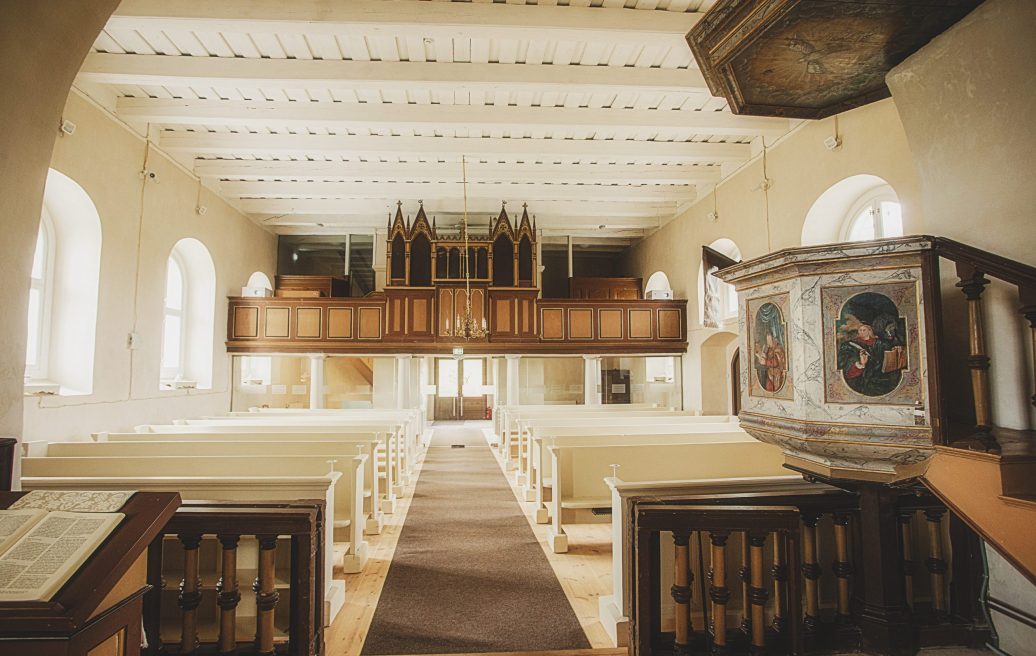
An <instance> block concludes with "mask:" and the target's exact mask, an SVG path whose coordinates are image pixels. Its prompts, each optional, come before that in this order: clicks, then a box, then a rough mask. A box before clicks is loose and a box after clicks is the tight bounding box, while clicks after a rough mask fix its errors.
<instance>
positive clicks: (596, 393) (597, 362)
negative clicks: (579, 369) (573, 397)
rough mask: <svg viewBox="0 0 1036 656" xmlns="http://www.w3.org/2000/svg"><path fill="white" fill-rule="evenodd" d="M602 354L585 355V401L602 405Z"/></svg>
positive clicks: (588, 403) (589, 403) (587, 403)
mask: <svg viewBox="0 0 1036 656" xmlns="http://www.w3.org/2000/svg"><path fill="white" fill-rule="evenodd" d="M600 385H601V356H599V355H584V356H583V403H585V404H586V405H601V389H600Z"/></svg>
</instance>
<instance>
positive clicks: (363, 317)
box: [357, 307, 381, 339]
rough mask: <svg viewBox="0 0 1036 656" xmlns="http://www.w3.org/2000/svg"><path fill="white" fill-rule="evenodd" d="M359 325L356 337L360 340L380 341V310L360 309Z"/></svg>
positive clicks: (372, 308) (373, 308) (371, 308)
mask: <svg viewBox="0 0 1036 656" xmlns="http://www.w3.org/2000/svg"><path fill="white" fill-rule="evenodd" d="M359 324H360V326H359V329H358V330H357V337H359V338H360V339H381V308H377V307H362V308H360V321H359Z"/></svg>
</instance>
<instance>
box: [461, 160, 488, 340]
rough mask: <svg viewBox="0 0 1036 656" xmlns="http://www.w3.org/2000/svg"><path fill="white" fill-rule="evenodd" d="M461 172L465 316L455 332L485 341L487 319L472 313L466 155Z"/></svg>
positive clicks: (464, 336) (462, 336)
mask: <svg viewBox="0 0 1036 656" xmlns="http://www.w3.org/2000/svg"><path fill="white" fill-rule="evenodd" d="M460 170H461V176H462V188H463V190H464V218H463V224H462V226H461V229H462V230H463V232H464V257H463V259H462V260H461V263H462V266H463V269H464V293H465V302H464V316H463V317H460V318H459V319H458V321H457V326H456V328H455V329H454V331H453V336H454V337H460V338H461V339H485V337H486V334H487V332H488V331H487V330H486V318H485V314H484V313H483V316H482V321H481V322H479V321H476V320H475V316H474V315H473V314H472V312H471V272H470V271H469V269H468V264H469V262H470V261H471V256H470V251H469V250H468V169H467V160H466V158H465V156H464V155H461V157H460Z"/></svg>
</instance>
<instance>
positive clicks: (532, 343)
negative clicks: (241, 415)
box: [227, 285, 687, 354]
mask: <svg viewBox="0 0 1036 656" xmlns="http://www.w3.org/2000/svg"><path fill="white" fill-rule="evenodd" d="M467 294H468V292H467V291H466V290H465V289H464V288H463V287H458V288H454V287H450V286H448V285H446V286H439V287H437V288H432V287H427V288H424V287H422V288H416V287H415V288H390V289H388V290H386V292H385V293H384V294H378V295H371V296H367V297H364V298H231V299H230V305H229V317H228V320H227V349H228V350H229V351H230V352H233V353H291V352H299V353H319V352H325V353H372V352H396V351H406V352H412V353H448V352H450V351H451V350H452V348H453V347H454V346H463V347H464V349H465V351H466V352H469V353H473V354H477V353H542V352H552V353H566V352H568V353H678V352H681V351H684V350H686V347H687V316H686V315H687V301H681V300H671V301H649V300H607V299H604V300H553V299H537V298H536V290H530V289H519V288H491V289H488V290H486V289H485V287H484V286H472V288H471V296H472V303H473V315H474V317H475V319H476V322H477V323H479V324H481V323H482V319H483V318H484V319H485V322H486V325H485V327H486V332H487V333H488V334H487V336H486V337H485V338H482V339H471V340H466V339H463V338H460V337H457V336H456V334H455V332H456V331H455V330H454V328H455V325H456V321H457V317H459V316H463V308H466V302H467V301H466V300H465V299H466V298H467Z"/></svg>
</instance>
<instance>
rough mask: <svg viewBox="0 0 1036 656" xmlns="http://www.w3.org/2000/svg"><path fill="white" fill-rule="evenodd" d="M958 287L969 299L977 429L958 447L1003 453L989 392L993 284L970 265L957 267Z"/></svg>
mask: <svg viewBox="0 0 1036 656" xmlns="http://www.w3.org/2000/svg"><path fill="white" fill-rule="evenodd" d="M957 275H958V276H959V277H960V282H959V283H957V286H958V287H960V289H961V291H962V292H964V296H965V297H966V298H967V299H968V367H969V368H970V369H971V392H972V395H973V396H974V398H975V424H976V426H975V428H976V431H977V432H976V434H975V435H974V437H973V439H971V440H965V441H964V442H963V443H960V444H958V446H966V447H971V448H981V449H985V450H986V451H989V452H991V453H999V452H1000V447H999V445H998V444H997V443H996V440H995V439H994V438H993V434H992V429H993V404H992V400H991V397H990V391H989V355H988V354H987V353H986V334H985V326H984V323H983V319H982V291H983V290H984V289H985V288H986V285H988V284H989V279H988V278H986V277H985V276H984V275H983V274H982V272H981V271H978V270H976V269H975V268H974V267H972V266H971V265H969V264H966V263H961V262H958V263H957Z"/></svg>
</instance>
